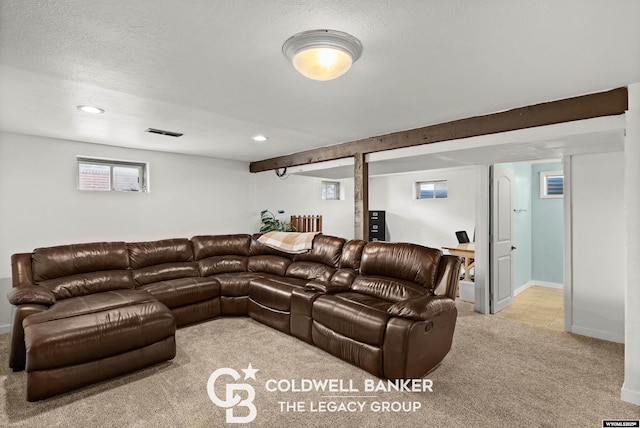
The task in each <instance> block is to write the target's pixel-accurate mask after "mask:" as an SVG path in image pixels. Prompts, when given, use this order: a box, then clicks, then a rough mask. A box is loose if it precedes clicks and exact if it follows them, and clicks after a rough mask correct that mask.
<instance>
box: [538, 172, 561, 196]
mask: <svg viewBox="0 0 640 428" xmlns="http://www.w3.org/2000/svg"><path fill="white" fill-rule="evenodd" d="M563 195H564V173H563V172H562V171H540V198H543V199H546V198H562V196H563Z"/></svg>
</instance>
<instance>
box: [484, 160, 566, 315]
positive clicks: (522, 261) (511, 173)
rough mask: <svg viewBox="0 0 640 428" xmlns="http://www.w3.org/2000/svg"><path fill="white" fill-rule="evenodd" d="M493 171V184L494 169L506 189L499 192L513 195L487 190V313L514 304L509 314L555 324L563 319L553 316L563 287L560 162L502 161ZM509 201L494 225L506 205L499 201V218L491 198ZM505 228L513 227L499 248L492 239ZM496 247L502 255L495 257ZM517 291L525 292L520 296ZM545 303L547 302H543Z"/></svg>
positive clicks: (497, 206) (559, 302) (561, 170)
mask: <svg viewBox="0 0 640 428" xmlns="http://www.w3.org/2000/svg"><path fill="white" fill-rule="evenodd" d="M493 170H494V174H493V180H492V182H493V185H494V186H496V185H497V184H496V177H495V176H496V171H502V172H500V173H499V174H500V175H501V177H504V181H505V183H507V184H509V186H503V188H502V190H501V192H502V193H504V192H505V191H511V192H512V193H511V194H510V195H505V194H502V195H499V194H498V193H497V192H498V191H499V190H500V189H493V191H492V192H491V197H492V200H493V203H492V205H491V207H492V209H491V216H490V217H491V219H492V220H491V223H492V229H493V230H492V232H491V237H492V240H493V241H496V242H492V244H491V251H490V258H491V260H490V266H491V272H490V284H491V291H492V298H491V299H490V312H491V313H497V312H499V311H500V310H502V309H504V308H507V307H508V306H509V305H510V304H511V303H513V302H514V301H515V302H516V303H517V304H518V307H517V308H513V309H512V310H511V312H514V313H517V315H518V316H520V317H523V318H527V319H531V320H538V321H540V322H543V323H548V324H554V325H555V324H557V323H558V321H557V319H562V313H560V314H558V307H559V306H558V305H560V308H562V306H563V305H562V292H561V290H562V288H563V283H564V242H563V240H564V208H563V203H564V201H563V194H564V172H563V165H562V162H561V161H559V160H553V159H552V160H544V161H535V162H513V163H504V164H496V165H494V166H493ZM507 173H508V174H507ZM505 189H506V190H505ZM509 197H510V198H511V206H510V209H509V210H508V211H509V213H510V214H511V215H510V216H509V217H510V218H509V219H506V220H505V219H504V218H503V219H502V220H501V221H500V222H498V221H497V220H498V218H499V217H500V215H502V216H503V217H506V216H507V211H506V208H507V207H508V202H507V201H504V204H503V205H505V207H503V208H504V209H503V211H502V213H501V214H500V212H499V211H498V210H499V209H500V208H499V204H497V203H496V199H500V198H501V199H507V198H509ZM508 226H510V227H511V228H512V238H511V241H510V242H508V243H502V244H501V243H500V239H498V240H496V238H497V237H499V235H504V236H507V233H506V232H507V229H505V228H506V227H508ZM499 227H501V228H502V229H503V231H502V232H500V230H498V228H499ZM501 245H502V250H501V251H502V252H501V253H500V254H496V253H497V251H496V250H499V249H500V248H501V247H500V246H501ZM505 246H507V247H505ZM508 246H510V247H511V249H512V251H509V247H508ZM507 256H509V257H507ZM499 260H501V262H500V261H499ZM508 269H511V271H508ZM509 273H510V274H511V276H510V278H509ZM508 281H511V284H510V287H507V286H505V283H507V282H508ZM532 288H536V289H532ZM540 288H542V289H540ZM545 288H546V289H550V290H545ZM530 289H532V290H530ZM527 290H529V291H527ZM547 291H548V292H547ZM521 293H526V294H525V295H523V296H522V297H521V298H519V297H518V296H519V295H520V294H521ZM514 298H515V299H514ZM545 300H548V302H546V303H545Z"/></svg>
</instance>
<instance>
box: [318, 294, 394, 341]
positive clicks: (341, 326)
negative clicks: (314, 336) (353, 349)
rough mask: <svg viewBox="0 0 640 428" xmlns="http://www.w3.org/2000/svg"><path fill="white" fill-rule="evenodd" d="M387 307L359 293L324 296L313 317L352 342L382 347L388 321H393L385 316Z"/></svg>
mask: <svg viewBox="0 0 640 428" xmlns="http://www.w3.org/2000/svg"><path fill="white" fill-rule="evenodd" d="M343 294H344V296H342V297H340V296H341V295H343ZM387 303H388V302H386V303H385V302H384V301H382V299H377V298H375V297H373V296H366V295H361V296H357V293H340V294H337V295H321V296H318V298H317V299H316V300H315V301H314V302H313V309H312V317H313V320H314V321H316V322H319V323H320V324H322V325H324V326H325V327H327V328H328V329H330V330H332V331H334V332H336V333H338V334H341V335H343V336H346V337H348V338H350V339H353V340H356V341H358V342H361V343H366V344H368V345H373V346H382V343H383V340H384V332H385V329H386V326H387V321H388V320H389V318H391V316H390V315H389V314H388V313H387V312H386V308H385V305H386V304H387ZM388 306H391V304H390V303H388ZM388 306H387V307H388Z"/></svg>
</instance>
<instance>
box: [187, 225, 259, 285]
mask: <svg viewBox="0 0 640 428" xmlns="http://www.w3.org/2000/svg"><path fill="white" fill-rule="evenodd" d="M191 242H192V243H193V253H194V257H195V260H196V263H197V264H198V269H199V270H200V275H201V276H209V275H217V274H221V273H231V272H246V271H247V258H248V256H249V245H250V244H251V237H250V236H249V235H246V234H237V235H206V236H205V235H203V236H194V237H193V238H191Z"/></svg>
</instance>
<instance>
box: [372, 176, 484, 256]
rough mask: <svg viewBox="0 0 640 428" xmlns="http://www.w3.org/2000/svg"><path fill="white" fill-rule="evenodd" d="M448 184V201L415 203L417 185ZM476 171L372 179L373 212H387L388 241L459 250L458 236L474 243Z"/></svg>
mask: <svg viewBox="0 0 640 428" xmlns="http://www.w3.org/2000/svg"><path fill="white" fill-rule="evenodd" d="M432 180H447V187H448V197H447V198H445V199H415V196H414V191H413V189H414V186H415V183H416V182H417V181H432ZM475 185H476V168H475V167H465V168H451V169H442V170H430V171H421V172H415V173H408V174H395V175H386V176H376V177H371V178H370V179H369V209H370V210H384V211H386V214H385V215H386V223H387V237H388V239H389V240H390V241H394V242H413V243H416V244H422V245H426V246H429V247H434V248H440V247H442V246H455V245H457V244H458V240H457V239H456V235H455V232H456V231H458V230H466V231H467V234H468V235H469V239H471V240H473V233H474V227H475V215H476V214H475V192H476V186H475Z"/></svg>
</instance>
